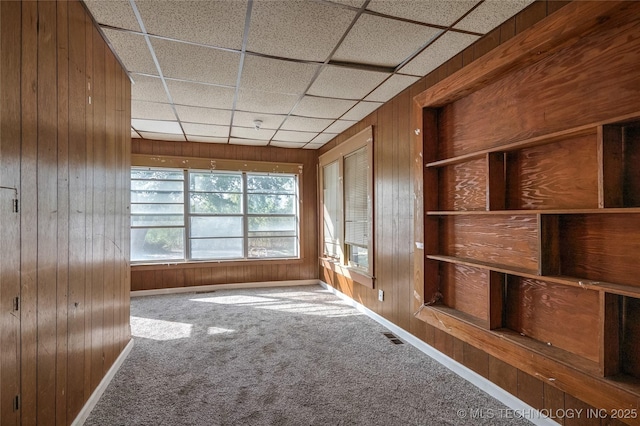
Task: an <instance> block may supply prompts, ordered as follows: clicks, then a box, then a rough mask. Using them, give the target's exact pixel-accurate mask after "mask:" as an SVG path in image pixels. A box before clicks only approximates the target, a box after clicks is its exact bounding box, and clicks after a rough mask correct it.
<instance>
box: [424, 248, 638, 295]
mask: <svg viewBox="0 0 640 426" xmlns="http://www.w3.org/2000/svg"><path fill="white" fill-rule="evenodd" d="M427 259H431V260H437V261H440V262H447V263H455V264H458V265H464V266H470V267H472V268H478V269H486V270H490V271H496V272H501V273H503V274H509V275H517V276H519V277H523V278H531V279H534V280H541V281H546V282H550V283H554V284H562V285H566V286H570V287H579V288H582V289H585V290H593V291H604V292H607V293H611V294H617V295H620V296H629V297H635V298H640V287H634V286H630V285H624V284H616V283H610V282H605V281H594V280H587V279H584V278H575V277H567V276H562V275H539V274H537V273H535V272H534V271H531V270H528V269H523V268H512V267H505V266H502V265H497V264H495V263H489V262H481V261H478V260H471V259H464V258H459V257H454V256H442V255H433V254H429V255H427Z"/></svg>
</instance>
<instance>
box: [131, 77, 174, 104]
mask: <svg viewBox="0 0 640 426" xmlns="http://www.w3.org/2000/svg"><path fill="white" fill-rule="evenodd" d="M131 78H132V79H133V84H132V85H131V99H135V100H139V101H150V102H160V103H168V102H169V99H168V98H167V92H166V91H165V90H164V86H163V85H162V80H160V78H158V77H149V76H146V75H139V74H132V75H131Z"/></svg>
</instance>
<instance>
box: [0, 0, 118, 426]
mask: <svg viewBox="0 0 640 426" xmlns="http://www.w3.org/2000/svg"><path fill="white" fill-rule="evenodd" d="M0 42H1V45H0V46H1V50H0V56H1V60H0V63H1V65H0V118H1V125H0V166H1V167H0V185H2V186H5V187H9V188H16V191H17V194H18V199H19V207H20V208H19V213H15V212H14V211H13V209H12V207H13V204H12V202H11V200H12V199H13V198H15V195H14V194H15V193H14V191H13V190H7V189H2V190H0V215H1V216H0V217H1V220H2V223H1V225H0V249H1V256H0V306H1V307H0V327H1V328H0V340H1V342H0V343H1V345H0V419H1V423H2V425H5V424H6V425H12V424H24V425H34V424H42V425H44V424H56V425H66V424H71V422H73V420H74V419H75V418H76V416H77V414H78V413H79V411H80V410H81V409H82V407H83V406H84V404H85V403H86V401H87V400H88V398H89V397H90V395H91V393H92V392H93V391H94V390H95V388H96V386H97V385H98V384H99V383H100V381H101V380H102V378H103V377H104V375H105V373H106V372H107V371H108V369H109V368H110V367H111V366H112V364H113V362H114V361H115V359H116V358H117V357H118V355H119V354H120V353H121V351H122V350H123V348H124V347H125V345H126V344H127V343H128V342H129V340H130V333H129V284H130V283H129V263H128V258H129V219H128V218H129V213H128V209H129V185H130V183H129V164H130V152H131V146H130V145H131V139H130V124H129V123H130V118H131V111H130V98H131V96H130V90H131V86H130V81H129V78H128V76H127V75H126V74H125V72H124V71H123V69H122V68H121V67H120V65H119V63H118V62H117V61H116V59H115V57H114V55H113V54H112V53H111V51H110V50H109V48H108V47H107V45H106V43H105V41H104V40H103V39H102V37H101V35H100V33H99V32H98V30H97V27H96V26H95V25H94V23H93V21H92V19H91V17H90V15H89V14H88V13H87V12H86V11H85V8H84V6H83V5H82V4H81V3H80V2H79V1H75V0H74V1H68V2H67V1H60V2H56V1H39V2H35V1H24V2H17V1H16V2H14V1H10V2H9V1H3V2H0ZM16 298H19V305H20V306H19V309H18V310H15V309H14V303H15V300H16ZM18 395H20V404H19V405H20V408H19V409H17V410H16V409H15V407H14V404H15V403H16V396H18Z"/></svg>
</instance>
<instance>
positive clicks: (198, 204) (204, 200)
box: [189, 193, 242, 214]
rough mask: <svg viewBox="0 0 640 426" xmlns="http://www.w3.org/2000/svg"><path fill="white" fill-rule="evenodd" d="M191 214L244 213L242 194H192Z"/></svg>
mask: <svg viewBox="0 0 640 426" xmlns="http://www.w3.org/2000/svg"><path fill="white" fill-rule="evenodd" d="M190 198H191V203H190V206H189V208H190V210H191V213H209V214H234V213H242V194H203V193H195V194H191V197H190Z"/></svg>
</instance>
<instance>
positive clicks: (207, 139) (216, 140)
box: [187, 135, 228, 143]
mask: <svg viewBox="0 0 640 426" xmlns="http://www.w3.org/2000/svg"><path fill="white" fill-rule="evenodd" d="M187 140H188V141H189V142H205V143H227V142H228V139H227V138H211V137H208V136H195V135H187Z"/></svg>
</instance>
